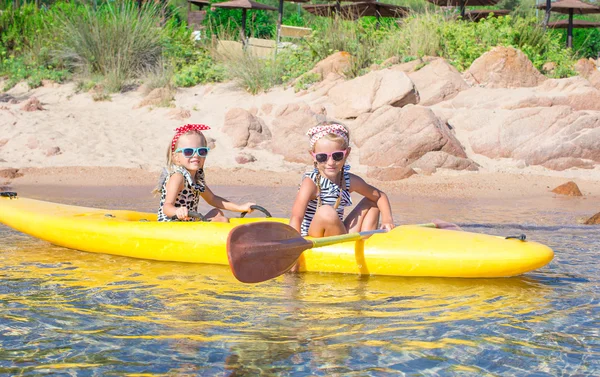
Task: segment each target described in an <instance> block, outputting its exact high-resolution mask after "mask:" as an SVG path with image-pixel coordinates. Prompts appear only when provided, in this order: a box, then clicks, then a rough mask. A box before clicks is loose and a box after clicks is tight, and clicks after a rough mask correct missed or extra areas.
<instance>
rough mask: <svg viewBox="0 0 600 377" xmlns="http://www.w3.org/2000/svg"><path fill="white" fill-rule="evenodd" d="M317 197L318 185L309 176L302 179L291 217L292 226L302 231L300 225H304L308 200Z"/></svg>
mask: <svg viewBox="0 0 600 377" xmlns="http://www.w3.org/2000/svg"><path fill="white" fill-rule="evenodd" d="M316 197H317V186H315V183H314V182H313V181H312V180H311V179H310V178H308V177H305V178H304V179H303V180H302V184H301V185H300V190H298V194H296V199H295V200H294V205H293V206H292V216H291V217H290V226H291V227H292V228H294V229H296V230H297V231H298V232H300V226H301V225H302V219H303V218H304V213H305V212H306V207H307V206H308V202H310V201H311V200H312V199H314V198H316Z"/></svg>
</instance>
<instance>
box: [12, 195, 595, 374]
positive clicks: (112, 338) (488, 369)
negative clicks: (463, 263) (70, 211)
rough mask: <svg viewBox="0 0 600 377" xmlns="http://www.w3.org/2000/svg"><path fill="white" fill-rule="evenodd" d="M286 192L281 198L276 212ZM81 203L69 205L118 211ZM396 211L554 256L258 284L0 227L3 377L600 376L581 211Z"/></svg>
mask: <svg viewBox="0 0 600 377" xmlns="http://www.w3.org/2000/svg"><path fill="white" fill-rule="evenodd" d="M235 192H237V195H240V194H239V191H236V190H232V191H231V192H226V194H227V195H229V194H231V195H230V196H231V197H232V198H233V199H234V200H237V199H239V198H237V197H235ZM283 196H284V195H283V194H276V195H273V198H271V199H272V203H267V207H268V208H269V209H270V210H271V209H274V210H273V211H272V212H274V213H276V214H278V215H285V214H286V212H285V211H287V209H286V208H287V206H286V205H284V201H283V200H280V199H281V198H282V197H283ZM278 198H279V199H278ZM81 200H83V199H80V198H77V197H74V198H73V201H72V202H71V203H73V204H85V205H90V206H95V205H101V206H106V207H108V206H109V204H108V199H106V201H107V202H106V203H105V202H102V203H101V204H98V203H92V202H85V203H83V202H81ZM103 200H104V199H103ZM127 200H128V201H129V200H131V207H136V208H140V209H144V210H151V209H152V208H150V207H152V205H153V204H152V203H154V202H153V201H151V200H149V199H148V200H147V199H144V200H141V201H140V199H139V198H138V199H135V198H131V199H127ZM540 200H542V199H540ZM543 200H546V199H543ZM128 203H129V202H128ZM394 203H397V204H395V205H397V206H398V207H397V208H395V209H394V211H395V213H401V214H402V217H400V216H398V220H399V221H400V222H405V221H403V219H414V221H411V222H424V221H428V220H430V219H431V218H432V216H433V217H444V218H448V219H452V220H456V221H458V222H461V223H463V224H464V223H466V224H464V225H463V226H467V227H470V229H469V230H472V231H481V232H485V233H492V234H499V235H506V234H513V233H514V234H518V233H526V234H527V235H528V239H533V240H537V241H540V242H543V243H546V244H548V245H549V246H550V247H552V248H553V249H554V250H555V252H556V256H555V260H554V261H553V262H552V263H551V264H550V265H548V266H546V267H544V268H543V269H542V270H539V271H536V272H534V273H529V274H526V275H525V276H522V277H517V278H510V279H430V278H394V277H370V278H369V277H357V276H353V275H335V274H322V275H320V274H302V275H287V276H284V277H282V278H279V279H276V280H273V281H270V282H265V283H261V284H257V285H245V284H241V283H239V282H237V281H236V280H235V279H234V278H233V276H232V275H231V273H230V272H229V270H228V268H227V267H224V266H207V265H192V264H180V263H164V262H155V261H144V260H135V259H128V258H119V257H113V256H107V255H99V254H89V253H83V252H78V251H73V250H68V249H64V248H59V247H54V246H51V245H49V244H47V243H45V242H42V241H38V240H35V239H32V238H30V237H28V236H25V235H22V234H19V233H17V232H14V231H11V230H9V229H7V228H5V227H2V226H0V239H1V240H2V244H1V246H0V281H1V283H0V375H65V376H66V375H112V376H132V375H148V376H158V375H160V376H165V375H166V376H175V375H176V376H186V375H189V376H197V375H202V376H309V375H310V376H332V375H341V376H353V375H355V376H368V375H372V376H387V375H394V376H395V375H401V374H407V375H427V376H437V375H440V376H445V375H451V376H454V375H460V376H481V375H489V376H499V375H502V376H514V375H517V376H527V375H532V376H542V375H557V376H567V375H582V376H585V375H600V331H599V330H598V328H600V320H599V319H598V318H600V309H599V306H600V293H599V292H600V278H598V273H597V271H598V268H599V267H600V261H599V260H598V258H597V252H598V250H600V235H598V232H596V231H591V230H590V229H591V228H588V227H581V226H578V225H576V223H575V222H574V221H571V220H572V218H573V216H575V215H573V213H575V214H577V213H579V212H578V211H581V209H580V208H579V207H577V208H575V209H572V208H570V209H569V211H571V212H569V215H565V212H564V210H563V209H561V208H562V207H561V206H563V205H565V203H564V202H562V201H560V202H557V203H554V204H547V203H537V204H539V205H540V208H542V207H543V208H546V209H545V210H544V211H543V213H542V212H540V211H539V210H538V211H537V212H536V210H535V209H532V206H529V207H526V206H523V207H519V205H521V204H522V203H520V204H519V203H517V204H515V208H514V212H512V213H511V217H510V218H507V217H506V212H505V211H502V210H501V209H502V208H506V207H503V205H504V203H490V202H486V203H481V202H480V203H478V204H479V207H478V206H477V205H468V204H467V203H463V202H461V201H454V202H450V203H447V204H445V205H443V204H441V203H440V202H436V201H426V202H420V203H414V202H409V201H402V200H394ZM578 203H579V202H578ZM537 204H535V205H537ZM110 205H112V206H113V208H114V207H117V206H119V207H120V206H122V205H123V203H112V204H110ZM577 205H578V206H579V204H577ZM146 207H148V208H146ZM517 207H519V208H517ZM561 211H562V212H561ZM572 211H574V212H572ZM433 213H436V215H437V216H434V215H433ZM536 213H537V214H538V217H536V216H534V215H535V214H536ZM419 216H420V217H419ZM569 216H570V217H569ZM569 218H570V219H571V220H568V219H569ZM594 229H595V228H594Z"/></svg>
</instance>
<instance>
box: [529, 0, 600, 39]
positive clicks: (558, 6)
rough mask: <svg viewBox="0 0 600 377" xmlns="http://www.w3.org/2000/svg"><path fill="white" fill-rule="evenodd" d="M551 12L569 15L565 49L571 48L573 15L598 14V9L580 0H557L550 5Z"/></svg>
mask: <svg viewBox="0 0 600 377" xmlns="http://www.w3.org/2000/svg"><path fill="white" fill-rule="evenodd" d="M546 6H547V5H544V4H540V5H538V6H537V7H538V8H539V9H545V8H546ZM550 10H551V11H552V12H558V13H563V14H568V15H569V24H568V25H567V47H573V14H575V13H577V14H592V13H600V7H598V6H596V5H592V4H588V3H584V2H583V1H580V0H559V1H556V2H554V3H551V4H550Z"/></svg>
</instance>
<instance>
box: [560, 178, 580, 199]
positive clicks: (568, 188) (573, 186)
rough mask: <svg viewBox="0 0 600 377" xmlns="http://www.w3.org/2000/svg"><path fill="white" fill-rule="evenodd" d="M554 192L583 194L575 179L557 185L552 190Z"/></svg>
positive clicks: (572, 194)
mask: <svg viewBox="0 0 600 377" xmlns="http://www.w3.org/2000/svg"><path fill="white" fill-rule="evenodd" d="M552 192H553V193H555V194H559V195H567V196H583V194H582V193H581V190H579V186H577V183H575V182H573V181H569V182H567V183H563V184H562V185H560V186H558V187H555V188H554V190H552Z"/></svg>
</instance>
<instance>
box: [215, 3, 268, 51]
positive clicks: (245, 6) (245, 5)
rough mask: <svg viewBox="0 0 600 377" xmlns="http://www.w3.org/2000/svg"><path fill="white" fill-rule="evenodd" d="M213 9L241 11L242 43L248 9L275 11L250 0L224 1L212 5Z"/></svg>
mask: <svg viewBox="0 0 600 377" xmlns="http://www.w3.org/2000/svg"><path fill="white" fill-rule="evenodd" d="M212 6H213V7H215V8H227V9H241V10H242V37H243V39H242V42H243V43H244V44H245V43H246V12H247V11H248V9H255V10H277V8H274V7H272V6H270V5H266V4H261V3H257V2H256V1H252V0H232V1H226V2H224V3H214V4H212Z"/></svg>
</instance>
